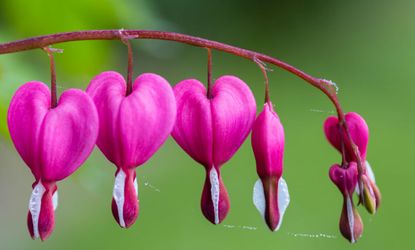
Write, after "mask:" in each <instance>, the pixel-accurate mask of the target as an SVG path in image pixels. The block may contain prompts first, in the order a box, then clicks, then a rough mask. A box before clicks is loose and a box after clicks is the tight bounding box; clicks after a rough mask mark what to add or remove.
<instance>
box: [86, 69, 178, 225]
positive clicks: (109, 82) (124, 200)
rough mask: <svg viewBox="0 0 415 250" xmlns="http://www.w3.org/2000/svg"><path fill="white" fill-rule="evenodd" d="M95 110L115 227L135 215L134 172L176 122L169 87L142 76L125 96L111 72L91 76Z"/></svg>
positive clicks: (161, 80) (121, 83)
mask: <svg viewBox="0 0 415 250" xmlns="http://www.w3.org/2000/svg"><path fill="white" fill-rule="evenodd" d="M87 93H88V94H89V95H90V96H91V97H92V99H93V100H94V103H95V105H96V107H97V110H98V116H99V122H100V128H99V135H98V140H97V145H98V147H99V149H100V150H101V151H102V152H103V154H104V155H105V156H106V158H107V159H108V160H109V161H111V162H112V163H114V164H115V165H116V166H117V168H118V169H117V172H116V181H115V185H114V194H113V204H112V208H113V214H114V217H115V219H116V220H117V222H118V223H119V224H120V226H121V227H129V226H131V225H132V224H133V223H134V222H135V220H136V218H137V216H138V210H139V207H138V200H137V189H136V178H135V170H134V169H135V168H136V167H137V166H140V165H142V164H144V163H145V162H146V161H147V160H148V159H150V157H151V156H152V155H153V154H154V153H155V152H156V151H157V150H158V149H159V148H160V146H161V145H162V144H163V143H164V142H165V141H166V139H167V137H168V136H169V134H170V132H171V130H172V129H173V126H174V122H175V119H176V102H175V99H174V94H173V91H172V88H171V87H170V85H169V83H168V82H167V81H166V80H165V79H164V78H163V77H161V76H158V75H156V74H151V73H146V74H142V75H140V76H139V77H138V78H137V79H136V80H135V82H134V85H133V90H132V93H131V94H129V95H128V96H126V83H125V80H124V78H123V77H122V76H121V75H120V74H119V73H117V72H113V71H108V72H103V73H101V74H99V75H98V76H96V77H95V78H94V79H93V80H92V81H91V83H90V85H89V86H88V88H87Z"/></svg>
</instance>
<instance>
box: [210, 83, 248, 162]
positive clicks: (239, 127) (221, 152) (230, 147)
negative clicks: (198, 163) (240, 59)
mask: <svg viewBox="0 0 415 250" xmlns="http://www.w3.org/2000/svg"><path fill="white" fill-rule="evenodd" d="M212 96H213V97H212V100H211V108H212V126H213V164H214V165H215V166H221V165H222V164H224V163H225V162H227V161H228V160H229V159H230V158H231V157H232V156H233V154H234V153H235V152H236V151H237V150H238V148H239V147H240V146H241V145H242V143H243V142H244V140H245V139H246V137H247V136H248V134H249V132H250V131H251V127H252V124H253V122H254V120H255V114H256V102H255V98H254V96H253V94H252V92H251V90H250V89H249V87H248V86H247V85H246V84H245V83H244V82H243V81H242V80H241V79H239V78H237V77H234V76H222V77H220V78H219V79H217V80H216V82H215V85H214V86H213V89H212Z"/></svg>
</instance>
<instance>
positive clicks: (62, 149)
mask: <svg viewBox="0 0 415 250" xmlns="http://www.w3.org/2000/svg"><path fill="white" fill-rule="evenodd" d="M7 123H8V126H9V130H10V136H11V138H12V140H13V143H14V145H15V147H16V149H17V151H18V152H19V154H20V156H21V157H22V159H23V160H24V162H25V163H26V165H27V166H28V167H29V168H30V170H31V171H32V173H33V175H34V177H35V179H36V181H35V183H34V184H33V192H32V195H31V197H30V202H29V213H28V218H27V223H28V228H29V232H30V235H31V236H32V237H33V238H34V239H36V238H39V237H40V238H41V239H42V240H45V239H46V238H47V237H49V235H50V234H51V233H52V230H53V227H54V224H55V218H54V210H55V209H56V207H57V204H58V201H57V197H58V196H57V186H56V184H55V183H56V182H57V181H60V180H63V179H65V178H66V177H68V176H69V175H71V174H72V173H73V172H74V171H75V170H77V169H78V168H79V167H80V166H81V165H82V163H83V162H84V161H85V160H86V159H87V157H88V156H89V155H90V153H91V151H92V149H93V148H94V145H95V141H96V138H97V135H98V115H97V111H96V109H95V106H94V103H93V102H92V100H91V98H90V97H89V96H88V95H87V94H86V93H85V92H83V91H81V90H76V89H70V90H67V91H64V92H63V93H62V96H61V97H60V99H59V102H58V104H57V107H55V108H53V109H52V108H51V95H50V90H49V88H48V87H47V86H46V85H45V84H44V83H41V82H28V83H26V84H24V85H23V86H21V87H20V88H19V89H18V90H17V91H16V93H15V95H14V96H13V99H12V101H11V103H10V107H9V111H8V117H7Z"/></svg>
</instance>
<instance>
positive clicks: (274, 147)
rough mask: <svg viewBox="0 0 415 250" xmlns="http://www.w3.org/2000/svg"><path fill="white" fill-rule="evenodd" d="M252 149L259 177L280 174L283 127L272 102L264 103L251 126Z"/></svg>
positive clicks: (278, 176)
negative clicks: (262, 108)
mask: <svg viewBox="0 0 415 250" xmlns="http://www.w3.org/2000/svg"><path fill="white" fill-rule="evenodd" d="M251 142H252V149H253V151H254V155H255V160H256V164H257V165H256V167H257V172H258V175H259V176H260V177H261V178H267V177H270V176H274V177H277V178H278V179H279V178H280V177H281V175H282V170H283V157H284V142H285V139H284V128H283V126H282V124H281V122H280V119H279V117H278V115H277V113H275V112H274V110H273V107H272V103H266V104H265V105H264V110H263V111H262V112H261V113H260V114H259V115H258V118H257V119H256V120H255V123H254V125H253V127H252V136H251Z"/></svg>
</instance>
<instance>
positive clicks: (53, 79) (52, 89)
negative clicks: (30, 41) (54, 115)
mask: <svg viewBox="0 0 415 250" xmlns="http://www.w3.org/2000/svg"><path fill="white" fill-rule="evenodd" d="M42 49H43V50H44V51H45V52H46V53H47V54H48V56H49V62H50V92H51V108H56V106H58V102H57V93H56V92H57V91H56V70H55V59H54V57H53V52H54V51H53V50H51V49H50V48H49V47H44V48H42Z"/></svg>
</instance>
